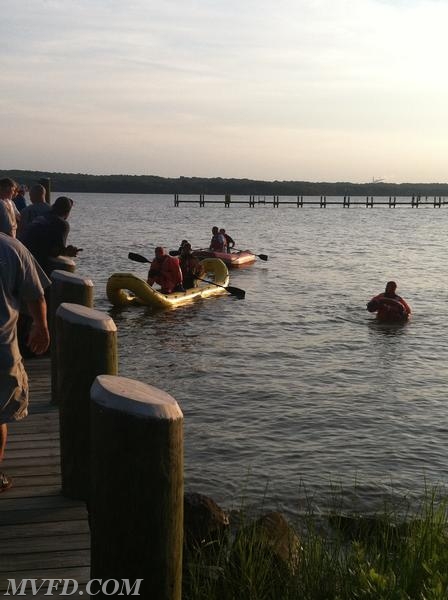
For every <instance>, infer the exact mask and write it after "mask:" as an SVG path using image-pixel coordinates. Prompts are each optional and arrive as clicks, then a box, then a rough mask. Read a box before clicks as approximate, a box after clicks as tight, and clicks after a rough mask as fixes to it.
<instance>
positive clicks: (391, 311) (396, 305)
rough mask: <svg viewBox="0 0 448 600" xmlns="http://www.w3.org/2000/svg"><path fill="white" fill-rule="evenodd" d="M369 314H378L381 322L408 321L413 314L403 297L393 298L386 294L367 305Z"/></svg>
mask: <svg viewBox="0 0 448 600" xmlns="http://www.w3.org/2000/svg"><path fill="white" fill-rule="evenodd" d="M367 310H368V311H369V312H376V317H377V319H378V320H379V321H406V320H407V319H408V317H409V315H410V313H411V309H410V307H409V305H408V304H407V302H406V301H405V300H403V298H401V296H397V295H396V294H395V296H394V297H393V298H392V297H390V296H386V295H385V294H384V293H382V294H378V295H377V296H374V297H373V298H372V299H371V300H370V302H369V303H368V304H367Z"/></svg>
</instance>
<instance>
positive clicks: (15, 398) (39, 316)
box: [0, 233, 50, 493]
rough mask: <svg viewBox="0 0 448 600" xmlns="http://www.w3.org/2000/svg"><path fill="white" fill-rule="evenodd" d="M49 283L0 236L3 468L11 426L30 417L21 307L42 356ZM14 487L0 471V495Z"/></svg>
mask: <svg viewBox="0 0 448 600" xmlns="http://www.w3.org/2000/svg"><path fill="white" fill-rule="evenodd" d="M48 285H50V280H49V279H48V278H47V277H46V275H45V274H44V273H43V272H42V270H41V269H40V267H39V265H38V264H37V263H36V261H35V260H34V258H33V256H32V255H31V254H30V252H28V250H27V249H26V248H25V247H24V246H23V245H22V244H21V243H20V242H19V241H18V240H15V239H13V238H11V237H10V236H8V235H6V234H4V233H0V466H1V463H2V461H3V458H4V454H5V447H6V439H7V434H8V425H7V424H8V423H10V422H13V421H18V420H20V419H23V418H24V417H26V416H27V414H28V378H27V374H26V372H25V368H24V366H23V362H22V356H21V354H20V351H19V345H18V340H17V320H18V318H19V308H20V306H21V304H22V303H23V302H24V303H25V304H26V306H27V307H28V310H29V313H30V315H31V318H32V320H33V324H32V327H31V330H30V333H29V337H28V346H29V348H30V350H31V351H32V352H34V353H35V354H43V353H44V352H45V351H46V350H47V349H48V346H49V343H50V335H49V332H48V325H47V306H46V303H45V297H44V287H47V286H48ZM11 485H12V481H11V478H10V477H8V476H7V475H6V474H5V473H3V472H2V471H1V470H0V493H1V492H4V491H5V490H7V489H8V488H10V487H11Z"/></svg>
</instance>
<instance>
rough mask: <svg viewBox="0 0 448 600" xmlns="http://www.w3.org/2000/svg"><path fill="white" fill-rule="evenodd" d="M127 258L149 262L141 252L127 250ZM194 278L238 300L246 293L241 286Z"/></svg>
mask: <svg viewBox="0 0 448 600" xmlns="http://www.w3.org/2000/svg"><path fill="white" fill-rule="evenodd" d="M128 258H129V259H131V260H134V261H135V262H139V263H150V262H151V261H150V260H148V259H147V258H145V257H144V256H142V255H141V254H135V252H129V254H128ZM196 279H199V281H204V282H205V283H209V284H211V285H216V287H220V288H223V289H224V290H227V291H228V292H229V294H231V295H232V296H235V297H236V298H239V299H240V300H242V299H243V298H244V297H245V295H246V292H245V291H244V290H242V289H241V288H237V287H232V286H231V285H228V286H227V287H226V286H225V285H221V284H220V283H215V282H214V281H209V280H208V279H202V278H201V277H196Z"/></svg>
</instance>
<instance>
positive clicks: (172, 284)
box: [148, 246, 184, 294]
mask: <svg viewBox="0 0 448 600" xmlns="http://www.w3.org/2000/svg"><path fill="white" fill-rule="evenodd" d="M148 283H149V285H151V286H152V285H153V284H154V283H158V284H159V285H160V288H161V289H160V291H161V293H162V294H171V292H181V291H184V287H183V285H182V284H183V277H182V271H181V270H180V265H179V259H178V258H175V257H174V256H170V255H169V254H167V252H166V249H165V248H162V246H157V248H156V249H155V258H154V260H153V261H152V263H151V266H150V268H149V271H148Z"/></svg>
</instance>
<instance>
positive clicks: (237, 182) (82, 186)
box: [0, 170, 448, 196]
mask: <svg viewBox="0 0 448 600" xmlns="http://www.w3.org/2000/svg"><path fill="white" fill-rule="evenodd" d="M0 177H2V178H3V177H11V178H12V179H14V180H15V181H17V182H18V183H20V184H22V185H27V186H28V187H29V186H31V185H33V184H35V183H37V182H38V181H39V180H40V179H42V178H49V179H50V181H51V190H52V191H53V192H78V193H82V192H85V193H107V194H171V195H173V194H219V195H224V194H231V195H242V196H245V195H255V196H269V195H279V196H346V195H347V196H448V183H386V182H378V183H375V182H371V183H350V182H346V181H343V182H334V183H331V182H311V181H257V180H252V179H225V178H222V177H211V178H204V177H178V178H171V177H158V176H156V175H88V174H84V173H49V172H45V171H24V170H9V171H6V170H0Z"/></svg>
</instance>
